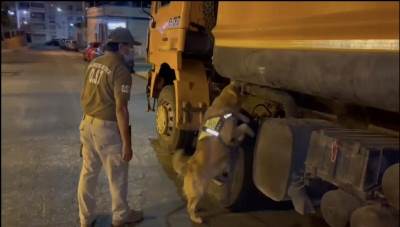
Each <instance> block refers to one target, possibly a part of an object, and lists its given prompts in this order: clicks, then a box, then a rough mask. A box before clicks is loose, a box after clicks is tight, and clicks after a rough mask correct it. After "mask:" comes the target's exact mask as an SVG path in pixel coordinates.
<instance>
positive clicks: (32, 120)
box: [1, 48, 326, 227]
mask: <svg viewBox="0 0 400 227" xmlns="http://www.w3.org/2000/svg"><path fill="white" fill-rule="evenodd" d="M1 64H2V65H1V70H2V73H1V88H2V90H1V107H2V108H1V123H2V124H1V132H2V140H1V146H2V149H1V174H2V178H1V181H2V182H1V183H2V184H1V190H2V194H1V196H2V197H1V198H2V209H1V217H2V218H1V224H2V226H7V227H22V226H32V227H34V226H38V227H39V226H40V227H47V226H48V227H53V226H57V227H58V226H60V227H72V226H79V220H78V206H77V202H76V189H77V184H78V179H79V172H80V168H81V159H80V157H79V154H78V152H79V134H78V125H79V122H80V118H81V114H82V113H81V109H80V105H79V93H80V89H81V87H82V82H83V70H84V67H85V65H86V63H85V62H84V61H83V60H82V57H81V54H79V53H74V52H66V51H61V50H58V49H52V48H50V49H47V50H43V48H36V49H35V50H29V49H23V50H19V51H7V52H5V51H2V63H1ZM131 100H132V102H131V103H130V105H129V109H130V115H131V122H132V125H133V127H132V129H133V133H132V136H133V147H134V153H135V157H136V158H135V159H134V160H133V161H131V163H130V169H129V194H128V197H129V199H130V205H131V206H132V207H134V208H140V209H143V210H144V213H145V220H144V221H143V222H142V223H140V224H138V225H136V226H139V227H153V226H154V227H163V226H171V227H188V226H196V227H197V226H201V227H206V226H207V227H208V226H211V227H233V226H240V227H263V226H271V227H275V226H286V227H289V226H290V227H302V226H304V227H305V226H315V227H316V226H318V227H319V226H326V224H325V223H324V222H323V221H322V220H321V219H319V218H318V217H316V216H301V215H299V214H297V213H295V212H294V211H292V210H289V211H271V210H264V211H261V210H260V211H251V212H245V213H230V212H228V211H227V210H225V209H222V208H218V207H207V206H208V205H207V202H205V205H204V207H203V208H204V209H205V211H204V216H205V220H206V223H204V224H202V225H195V224H191V222H190V221H189V219H188V215H187V213H186V210H185V203H184V201H183V200H182V198H181V196H180V192H181V190H180V180H179V179H176V177H175V175H174V173H173V171H172V169H171V165H170V159H171V155H170V153H169V152H168V151H165V150H163V149H162V148H160V147H159V146H158V143H157V141H156V140H149V138H152V137H154V135H155V132H154V113H147V112H145V108H146V98H145V80H143V79H142V78H140V77H134V79H133V88H132V98H131ZM97 192H98V194H97V195H98V196H97V199H98V200H97V203H98V214H99V216H98V221H97V223H96V227H100V226H110V223H111V216H110V210H111V207H110V206H111V201H110V195H109V192H108V184H107V180H106V178H105V175H104V174H103V173H102V174H101V175H100V179H99V185H98V191H97Z"/></svg>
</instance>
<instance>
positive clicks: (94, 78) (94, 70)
mask: <svg viewBox="0 0 400 227" xmlns="http://www.w3.org/2000/svg"><path fill="white" fill-rule="evenodd" d="M110 73H111V70H110V69H109V68H108V67H107V66H105V65H102V64H99V63H92V64H90V66H89V83H92V84H95V85H98V84H99V83H100V80H101V78H102V77H103V75H104V74H110Z"/></svg>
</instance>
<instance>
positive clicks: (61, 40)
mask: <svg viewBox="0 0 400 227" xmlns="http://www.w3.org/2000/svg"><path fill="white" fill-rule="evenodd" d="M66 40H67V39H60V40H59V42H58V43H59V46H60V48H61V49H66V46H65V41H66Z"/></svg>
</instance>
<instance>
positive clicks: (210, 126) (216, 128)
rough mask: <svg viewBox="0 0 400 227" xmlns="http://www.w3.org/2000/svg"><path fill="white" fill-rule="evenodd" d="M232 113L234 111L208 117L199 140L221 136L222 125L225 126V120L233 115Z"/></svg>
mask: <svg viewBox="0 0 400 227" xmlns="http://www.w3.org/2000/svg"><path fill="white" fill-rule="evenodd" d="M232 115H233V114H232V113H227V114H224V115H223V116H218V117H212V118H210V119H208V120H207V121H206V122H205V123H204V126H203V127H202V128H201V131H200V134H199V139H198V140H201V139H203V138H205V137H208V136H216V137H220V132H221V129H222V127H223V126H224V123H225V120H226V119H228V118H230V117H232Z"/></svg>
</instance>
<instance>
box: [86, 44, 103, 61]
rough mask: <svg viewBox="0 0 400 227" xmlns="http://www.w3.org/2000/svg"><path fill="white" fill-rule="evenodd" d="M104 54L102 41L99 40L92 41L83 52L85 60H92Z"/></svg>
mask: <svg viewBox="0 0 400 227" xmlns="http://www.w3.org/2000/svg"><path fill="white" fill-rule="evenodd" d="M102 54H103V51H102V48H101V43H99V42H93V43H90V44H89V45H88V46H87V47H86V49H85V51H84V52H83V59H84V60H85V61H89V62H90V61H92V60H93V59H94V58H96V57H98V56H100V55H102Z"/></svg>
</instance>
